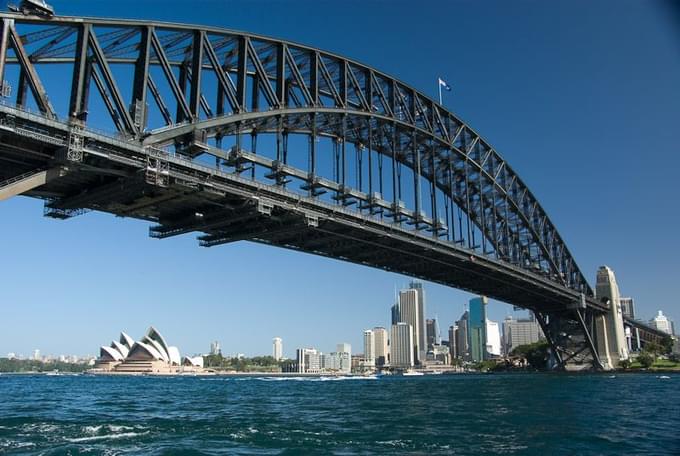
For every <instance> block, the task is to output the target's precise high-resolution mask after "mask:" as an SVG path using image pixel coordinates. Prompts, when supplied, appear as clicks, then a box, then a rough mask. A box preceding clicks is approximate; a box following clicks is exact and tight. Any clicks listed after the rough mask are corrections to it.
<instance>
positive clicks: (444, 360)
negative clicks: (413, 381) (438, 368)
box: [426, 345, 451, 365]
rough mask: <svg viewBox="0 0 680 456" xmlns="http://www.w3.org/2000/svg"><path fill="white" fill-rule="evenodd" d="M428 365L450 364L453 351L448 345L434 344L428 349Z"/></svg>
mask: <svg viewBox="0 0 680 456" xmlns="http://www.w3.org/2000/svg"><path fill="white" fill-rule="evenodd" d="M426 361H427V364H428V365H448V364H451V353H450V352H449V347H447V346H446V345H433V346H432V347H431V348H430V349H429V350H428V351H427V358H426Z"/></svg>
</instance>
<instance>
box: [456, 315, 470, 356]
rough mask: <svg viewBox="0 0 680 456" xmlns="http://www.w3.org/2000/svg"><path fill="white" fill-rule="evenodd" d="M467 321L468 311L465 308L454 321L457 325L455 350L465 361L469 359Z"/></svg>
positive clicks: (468, 317)
mask: <svg viewBox="0 0 680 456" xmlns="http://www.w3.org/2000/svg"><path fill="white" fill-rule="evenodd" d="M469 321H470V313H469V312H468V311H467V310H466V311H465V312H463V315H461V316H460V320H458V321H457V322H456V326H458V331H457V334H456V351H457V352H458V357H459V358H461V359H463V360H465V361H469V360H470V343H469V337H468V333H469V331H468V328H469Z"/></svg>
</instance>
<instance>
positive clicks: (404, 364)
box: [390, 322, 414, 368]
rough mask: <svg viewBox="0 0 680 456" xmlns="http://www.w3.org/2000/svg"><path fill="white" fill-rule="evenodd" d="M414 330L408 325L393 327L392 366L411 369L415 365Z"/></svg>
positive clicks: (399, 324)
mask: <svg viewBox="0 0 680 456" xmlns="http://www.w3.org/2000/svg"><path fill="white" fill-rule="evenodd" d="M413 347H414V337H413V328H412V327H411V325H409V324H408V323H404V322H399V323H397V324H396V325H392V338H391V350H392V352H391V358H390V365H391V366H392V367H397V368H411V367H413V365H414V352H413Z"/></svg>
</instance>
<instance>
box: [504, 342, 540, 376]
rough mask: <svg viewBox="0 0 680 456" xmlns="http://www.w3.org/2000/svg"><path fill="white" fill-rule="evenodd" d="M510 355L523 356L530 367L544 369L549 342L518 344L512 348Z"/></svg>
mask: <svg viewBox="0 0 680 456" xmlns="http://www.w3.org/2000/svg"><path fill="white" fill-rule="evenodd" d="M510 356H517V357H519V358H524V359H526V360H527V363H529V365H530V366H531V367H532V368H534V369H536V370H545V369H546V367H547V366H548V358H549V356H550V344H548V342H546V341H539V342H535V343H533V344H526V345H520V346H518V347H515V349H514V350H512V352H511V353H510Z"/></svg>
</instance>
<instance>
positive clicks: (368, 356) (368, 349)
mask: <svg viewBox="0 0 680 456" xmlns="http://www.w3.org/2000/svg"><path fill="white" fill-rule="evenodd" d="M364 362H365V364H366V365H367V366H371V367H372V366H375V334H374V333H373V331H372V330H370V329H367V330H365V331H364Z"/></svg>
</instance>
